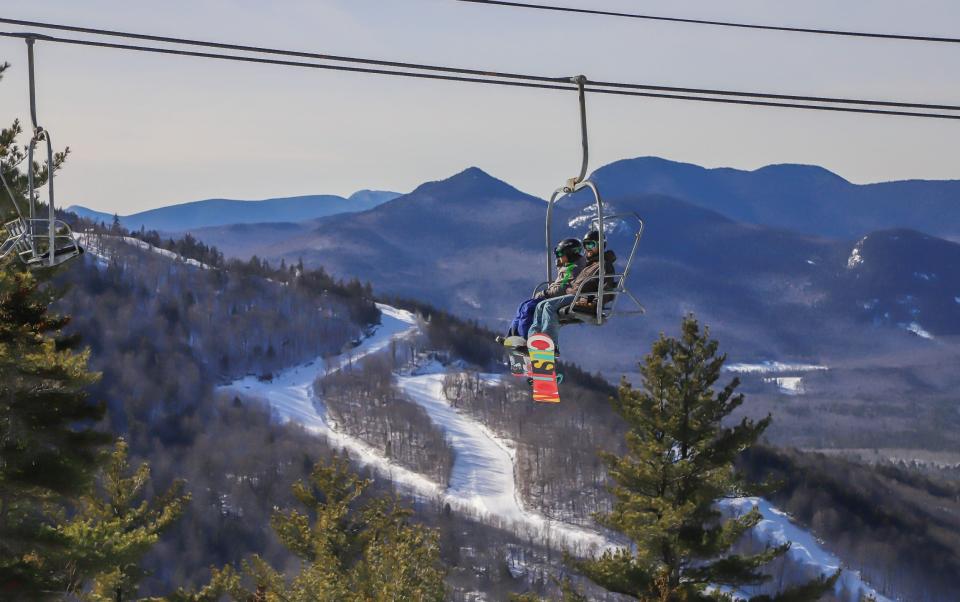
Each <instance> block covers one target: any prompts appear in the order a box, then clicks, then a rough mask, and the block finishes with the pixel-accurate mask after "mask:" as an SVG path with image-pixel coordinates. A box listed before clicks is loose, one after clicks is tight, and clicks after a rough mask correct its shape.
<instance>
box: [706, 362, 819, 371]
mask: <svg viewBox="0 0 960 602" xmlns="http://www.w3.org/2000/svg"><path fill="white" fill-rule="evenodd" d="M723 369H724V370H726V371H727V372H734V373H736V374H781V373H784V372H815V371H818V370H829V369H830V368H828V367H827V366H821V365H819V364H788V363H785V362H775V361H772V360H764V361H762V362H760V363H758V364H748V363H738V364H730V365H729V366H724V368H723Z"/></svg>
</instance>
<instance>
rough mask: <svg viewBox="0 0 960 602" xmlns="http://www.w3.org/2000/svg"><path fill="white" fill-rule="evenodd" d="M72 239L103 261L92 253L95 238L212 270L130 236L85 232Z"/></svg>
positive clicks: (210, 267) (198, 262)
mask: <svg viewBox="0 0 960 602" xmlns="http://www.w3.org/2000/svg"><path fill="white" fill-rule="evenodd" d="M74 238H76V239H77V241H78V242H80V245H81V246H83V248H84V250H85V251H87V250H90V251H92V252H93V253H94V255H97V256H98V257H103V258H104V259H106V257H105V256H104V255H101V254H99V253H98V252H97V251H93V248H96V247H97V246H98V245H96V244H92V241H95V240H96V239H97V238H102V239H109V240H117V241H120V242H123V243H126V244H128V245H131V246H134V247H137V248H139V249H143V250H144V251H148V252H150V253H155V254H157V255H160V256H162V257H166V258H167V259H172V260H174V261H177V262H180V263H185V264H187V265H190V266H193V267H195V268H200V269H201V270H212V269H214V267H213V266H210V265H207V264H205V263H202V262H200V261H197V260H196V259H189V258H187V257H184V256H182V255H180V254H179V253H174V252H173V251H168V250H167V249H161V248H160V247H155V246H153V245H151V244H150V243H148V242H144V241H142V240H140V239H139V238H134V237H132V236H115V235H111V234H96V235H91V234H89V233H87V232H77V233H75V234H74Z"/></svg>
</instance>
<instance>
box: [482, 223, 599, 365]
mask: <svg viewBox="0 0 960 602" xmlns="http://www.w3.org/2000/svg"><path fill="white" fill-rule="evenodd" d="M553 254H554V256H555V257H556V260H557V278H556V280H554V281H553V282H551V283H550V284H549V285H548V286H547V288H545V289H544V290H542V291H540V292H538V293H537V294H536V295H534V297H533V298H532V299H527V300H526V301H524V302H523V303H521V304H520V306H519V307H518V308H517V315H516V316H515V317H514V318H513V322H512V323H511V324H510V330H509V331H507V335H506V337H498V340H500V342H502V343H503V344H504V345H507V346H508V347H523V346H525V345H526V339H527V331H528V330H529V328H530V324H531V322H532V321H533V314H534V311H535V310H536V308H537V304H539V303H540V302H541V301H543V300H544V299H551V298H553V297H557V296H560V295H566V294H567V293H569V292H570V284H571V283H572V282H573V281H574V280H575V279H576V278H577V276H579V275H580V272H581V271H582V270H583V268H584V266H585V265H586V259H584V257H583V244H582V243H581V242H580V241H579V240H578V239H576V238H567V239H564V240H561V241H560V243H559V244H558V245H557V246H556V247H555V248H554V250H553Z"/></svg>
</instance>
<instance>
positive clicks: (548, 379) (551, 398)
mask: <svg viewBox="0 0 960 602" xmlns="http://www.w3.org/2000/svg"><path fill="white" fill-rule="evenodd" d="M527 349H529V351H530V366H529V368H530V370H529V372H528V373H527V376H528V377H529V378H530V379H531V380H532V381H533V400H534V401H539V402H541V403H560V388H559V387H558V386H557V363H556V355H555V354H554V350H555V349H556V346H555V345H554V343H553V339H551V338H550V337H548V336H547V335H545V334H535V335H533V336H532V337H530V338H529V339H528V340H527Z"/></svg>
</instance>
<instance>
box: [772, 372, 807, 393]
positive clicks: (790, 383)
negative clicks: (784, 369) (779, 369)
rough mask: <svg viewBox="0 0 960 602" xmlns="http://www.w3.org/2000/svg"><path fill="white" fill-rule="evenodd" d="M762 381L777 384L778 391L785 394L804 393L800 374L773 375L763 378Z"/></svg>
mask: <svg viewBox="0 0 960 602" xmlns="http://www.w3.org/2000/svg"><path fill="white" fill-rule="evenodd" d="M763 382H765V383H773V384H775V385H777V388H778V389H780V392H781V393H785V394H787V395H802V394H803V393H804V388H803V378H802V377H800V376H775V377H772V378H764V379H763Z"/></svg>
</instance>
